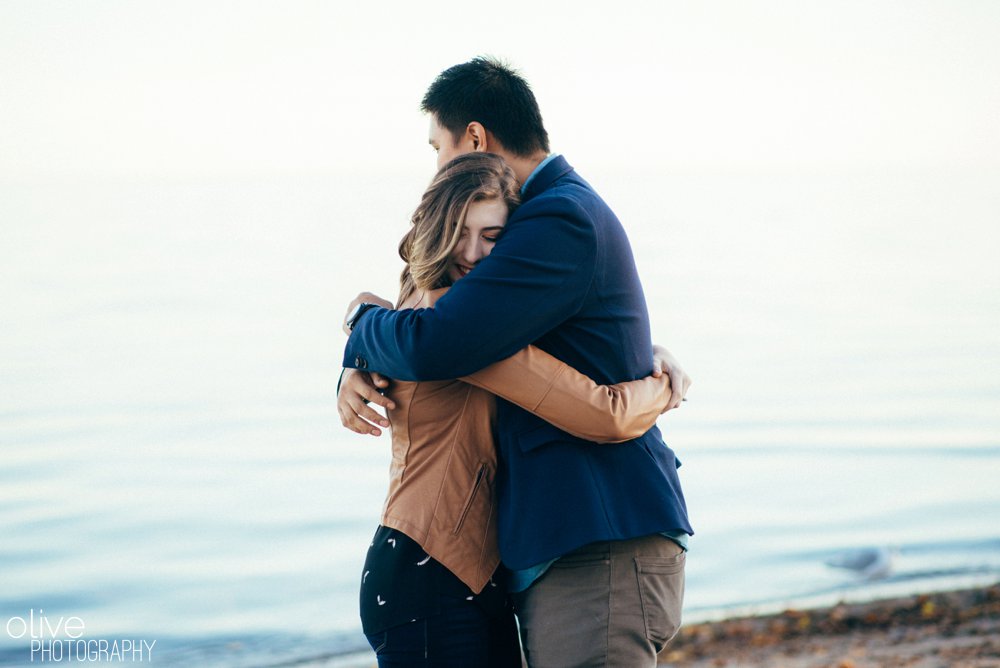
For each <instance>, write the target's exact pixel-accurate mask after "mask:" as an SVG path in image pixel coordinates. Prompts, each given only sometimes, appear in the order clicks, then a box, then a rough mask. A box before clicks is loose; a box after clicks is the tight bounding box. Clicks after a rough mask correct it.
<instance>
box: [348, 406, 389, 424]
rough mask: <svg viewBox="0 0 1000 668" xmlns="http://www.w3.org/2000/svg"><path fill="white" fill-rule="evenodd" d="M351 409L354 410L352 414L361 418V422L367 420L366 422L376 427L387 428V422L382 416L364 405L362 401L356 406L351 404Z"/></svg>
mask: <svg viewBox="0 0 1000 668" xmlns="http://www.w3.org/2000/svg"><path fill="white" fill-rule="evenodd" d="M351 409H352V410H354V412H355V413H356V414H357V415H358V417H360V418H362V419H363V420H368V422H371V423H372V424H374V425H378V426H380V427H388V426H389V421H388V420H387V419H385V416H384V415H382V414H381V413H379V412H378V411H376V410H375V409H374V408H372V407H371V406H370V405H368V404H366V403H364V402H363V401H359V402H358V403H357V404H354V403H352V404H351Z"/></svg>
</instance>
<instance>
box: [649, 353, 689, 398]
mask: <svg viewBox="0 0 1000 668" xmlns="http://www.w3.org/2000/svg"><path fill="white" fill-rule="evenodd" d="M663 374H667V376H668V377H669V378H670V401H668V402H667V407H666V408H664V409H663V412H664V413H666V412H667V411H669V410H670V409H672V408H677V407H678V406H680V405H681V402H682V401H684V400H685V399H684V395H686V394H687V391H688V388H689V387H691V377H690V376H688V375H687V374H686V373H684V369H682V368H681V365H680V362H678V361H677V359H676V358H675V357H674V356H673V355H671V354H670V351H669V350H667V349H666V348H664V347H663V346H658V345H653V377H655V378H659V377H660V376H662V375H663Z"/></svg>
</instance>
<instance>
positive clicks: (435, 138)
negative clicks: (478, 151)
mask: <svg viewBox="0 0 1000 668" xmlns="http://www.w3.org/2000/svg"><path fill="white" fill-rule="evenodd" d="M430 117H431V127H430V133H429V134H428V139H427V143H429V144H430V145H431V148H433V149H434V151H435V152H437V168H438V169H441V168H442V167H443V166H444V165H445V164H446V163H448V162H450V161H451V160H453V159H454V158H457V157H458V156H460V155H463V154H465V153H469V152H471V151H472V146H471V145H470V146H469V147H468V148H464V149H463V148H462V146H461V145H460V144H459V143H458V142H456V141H455V138H454V137H453V136H452V134H451V131H449V130H448V129H447V128H443V127H441V126H440V125H439V124H438V120H437V116H435V115H434V114H431V115H430Z"/></svg>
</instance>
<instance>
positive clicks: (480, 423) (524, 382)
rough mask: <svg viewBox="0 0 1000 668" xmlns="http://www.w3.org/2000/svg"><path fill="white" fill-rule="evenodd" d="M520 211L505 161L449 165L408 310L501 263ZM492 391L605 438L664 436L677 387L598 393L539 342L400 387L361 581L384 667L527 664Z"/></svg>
mask: <svg viewBox="0 0 1000 668" xmlns="http://www.w3.org/2000/svg"><path fill="white" fill-rule="evenodd" d="M517 204H518V183H517V181H516V179H515V178H514V174H513V172H512V171H511V170H510V169H509V168H508V167H507V166H506V165H505V163H504V162H503V160H502V159H501V158H499V157H498V156H496V155H492V154H489V153H470V154H467V155H463V156H460V157H458V158H456V159H454V160H453V161H451V162H449V163H448V164H447V165H445V166H444V167H442V169H441V170H440V171H439V172H438V174H437V176H436V177H435V178H434V180H433V181H432V183H431V185H430V186H429V187H428V189H427V191H426V192H425V193H424V196H423V198H422V200H421V202H420V205H419V206H418V207H417V210H416V211H415V212H414V214H413V218H412V226H411V229H410V230H409V231H408V232H407V234H406V236H404V237H403V240H402V241H401V243H400V246H399V253H400V256H401V257H402V258H403V260H404V261H405V262H406V267H405V269H404V270H403V273H402V276H401V279H400V296H399V300H398V302H397V304H396V307H397V308H401V309H407V308H428V307H433V306H434V303H435V301H436V300H437V299H438V297H440V296H441V294H443V293H444V292H445V291H446V290H447V288H448V286H449V285H451V284H452V283H454V282H455V281H457V280H461V279H462V278H463V277H464V276H465V275H466V274H467V273H469V272H470V271H472V270H473V269H474V267H475V264H476V263H477V262H478V261H479V260H480V259H481V258H482V257H484V256H485V255H488V254H489V251H490V250H491V249H492V246H493V244H494V243H495V242H496V240H497V238H498V236H499V235H500V233H501V231H502V229H503V226H504V224H505V223H506V220H507V217H508V215H509V214H510V213H511V212H512V211H513V210H514V208H515V207H516V206H517ZM494 395H497V396H500V397H502V398H504V399H506V400H508V401H510V402H512V403H515V404H517V405H519V406H521V407H522V408H524V409H526V410H529V411H531V412H533V413H535V414H536V415H538V416H540V417H542V418H544V419H545V420H547V421H549V422H551V423H552V424H554V425H556V426H557V427H559V428H560V429H562V430H564V431H567V432H569V433H571V434H573V435H575V436H578V437H581V438H584V439H586V440H588V441H593V442H598V443H603V442H615V441H625V440H629V439H631V438H635V437H638V436H639V435H641V434H643V433H644V432H645V431H647V430H648V429H649V428H650V427H652V425H653V424H654V422H655V421H656V417H657V415H659V413H660V412H661V411H662V410H664V409H665V407H666V405H667V402H668V400H669V398H670V388H669V379H668V378H667V377H666V376H663V377H661V378H652V377H650V378H646V379H643V380H639V381H633V382H631V383H623V384H620V385H613V386H598V385H596V384H595V383H594V382H593V381H592V380H591V379H590V378H588V377H587V376H585V375H583V374H581V373H579V372H577V371H576V370H574V369H573V368H571V367H569V366H567V365H566V364H563V363H562V362H560V361H559V360H557V359H555V358H554V357H552V356H550V355H548V354H547V353H545V352H543V351H542V350H540V349H538V348H535V347H532V346H529V347H528V348H526V349H524V350H522V351H520V352H519V353H517V354H515V355H514V356H513V357H511V358H509V359H507V360H504V361H502V362H499V363H497V364H494V365H492V366H490V367H488V368H486V369H484V370H482V371H479V372H477V373H475V374H473V375H471V376H468V377H466V378H462V379H459V380H450V381H435V382H419V383H416V382H396V383H394V385H393V386H392V388H391V398H392V400H393V402H394V403H395V408H394V409H392V410H390V411H389V413H388V417H389V421H390V423H391V426H392V448H393V451H392V464H391V469H390V483H389V492H388V495H387V497H386V502H385V507H384V509H383V513H382V522H381V525H380V526H379V528H378V530H377V531H376V533H375V536H374V539H373V541H372V544H371V546H370V548H369V551H368V555H367V559H366V561H365V566H364V570H363V574H362V582H361V619H362V626H363V628H364V631H365V634H366V636H367V637H368V640H369V642H370V643H371V645H372V648H373V649H374V650H375V652H376V654H377V656H378V664H379V666H380V668H386V667H388V666H413V665H421V666H424V665H429V666H487V665H490V666H520V665H521V658H520V650H519V646H518V641H517V632H516V627H515V624H514V618H513V614H512V611H511V609H510V607H509V605H508V604H507V599H506V594H505V592H504V587H503V582H502V581H501V580H502V576H501V574H500V573H498V572H497V569H498V567H499V565H500V555H499V551H498V549H497V537H496V513H497V507H496V503H495V502H494V495H493V482H494V474H495V472H496V452H495V448H494V441H493V423H494V417H495V397H494ZM595 447H600V446H595ZM554 473H555V472H554Z"/></svg>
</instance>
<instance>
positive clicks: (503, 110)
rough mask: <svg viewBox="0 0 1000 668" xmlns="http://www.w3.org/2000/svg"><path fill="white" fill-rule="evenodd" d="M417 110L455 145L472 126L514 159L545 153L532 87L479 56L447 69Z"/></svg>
mask: <svg viewBox="0 0 1000 668" xmlns="http://www.w3.org/2000/svg"><path fill="white" fill-rule="evenodd" d="M420 108H421V110H423V111H424V112H426V113H431V114H434V116H435V117H436V118H437V122H438V123H439V124H440V125H441V127H443V128H445V129H447V130H448V131H450V132H451V134H452V136H453V137H455V139H456V140H458V139H459V138H460V137H461V136H462V134H463V133H464V132H465V128H466V127H468V125H469V123H471V122H473V121H477V122H479V123H481V124H482V126H483V127H484V128H486V129H487V130H488V131H489V132H490V133H491V134H492V135H493V136H494V137H496V139H497V141H499V142H500V143H501V144H502V145H503V147H504V148H505V149H507V150H508V151H510V152H511V153H513V154H515V155H520V156H530V155H532V154H534V153H536V152H538V151H543V152H545V153H548V152H549V134H548V133H547V132H546V131H545V126H544V125H543V124H542V112H540V111H539V110H538V102H537V101H535V94H534V93H532V92H531V87H530V86H529V85H528V82H527V81H525V80H524V78H523V77H522V76H521V75H520V74H518V73H517V72H516V71H515V70H513V69H512V68H511V67H509V66H507V65H505V64H504V63H502V62H500V61H499V60H496V59H495V58H490V57H484V56H479V57H477V58H473V59H472V60H470V61H469V62H467V63H462V64H460V65H455V66H453V67H449V68H448V69H446V70H445V71H444V72H442V73H441V74H439V75H438V77H437V79H435V80H434V83H432V84H431V86H430V88H428V89H427V93H426V94H424V99H423V101H422V102H421V104H420Z"/></svg>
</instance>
